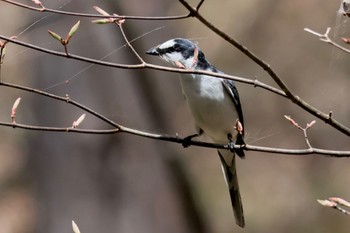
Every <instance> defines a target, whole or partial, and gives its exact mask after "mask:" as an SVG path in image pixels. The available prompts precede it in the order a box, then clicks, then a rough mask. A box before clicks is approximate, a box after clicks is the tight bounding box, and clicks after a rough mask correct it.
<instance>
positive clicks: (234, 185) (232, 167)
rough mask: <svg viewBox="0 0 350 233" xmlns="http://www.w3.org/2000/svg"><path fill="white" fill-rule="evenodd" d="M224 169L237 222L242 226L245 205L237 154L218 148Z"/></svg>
mask: <svg viewBox="0 0 350 233" xmlns="http://www.w3.org/2000/svg"><path fill="white" fill-rule="evenodd" d="M218 153H219V156H220V160H221V166H222V170H223V173H224V176H225V180H226V184H227V186H228V188H229V192H230V198H231V203H232V208H233V213H234V215H235V219H236V223H237V225H238V226H240V227H244V226H245V221H244V215H243V205H242V200H241V194H240V192H239V186H238V179H237V172H236V162H235V154H234V153H232V152H231V151H228V150H218Z"/></svg>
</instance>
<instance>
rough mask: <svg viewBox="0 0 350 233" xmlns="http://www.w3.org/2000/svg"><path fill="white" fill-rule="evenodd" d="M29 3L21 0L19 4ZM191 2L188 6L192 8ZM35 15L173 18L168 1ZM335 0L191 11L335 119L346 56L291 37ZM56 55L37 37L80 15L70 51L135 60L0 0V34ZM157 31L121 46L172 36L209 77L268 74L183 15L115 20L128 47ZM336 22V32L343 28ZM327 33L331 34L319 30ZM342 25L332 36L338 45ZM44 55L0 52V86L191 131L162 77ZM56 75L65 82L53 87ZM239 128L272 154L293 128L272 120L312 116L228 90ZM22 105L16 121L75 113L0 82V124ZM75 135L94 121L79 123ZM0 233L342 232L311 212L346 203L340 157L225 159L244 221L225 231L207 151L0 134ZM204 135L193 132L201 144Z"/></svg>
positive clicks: (67, 5) (256, 94) (322, 18)
mask: <svg viewBox="0 0 350 233" xmlns="http://www.w3.org/2000/svg"><path fill="white" fill-rule="evenodd" d="M22 2H25V3H27V4H30V1H22ZM191 3H192V4H195V3H196V1H192V2H191ZM43 4H44V5H45V6H46V7H50V8H55V9H57V8H58V7H60V6H62V5H64V6H63V8H62V9H63V10H67V11H74V12H87V13H96V12H94V11H93V9H92V6H94V5H97V6H99V7H101V8H103V9H105V10H107V11H108V12H115V13H118V14H123V15H143V16H167V15H179V14H186V13H187V12H186V10H185V9H184V8H183V7H182V6H181V5H180V4H179V3H178V2H177V1H170V0H167V1H164V0H150V1H140V0H129V1H107V0H105V1H93V0H71V1H66V0H59V1H57V0H45V1H43ZM338 8H339V1H336V0H333V1H326V0H324V1H319V0H308V1H304V0H295V1H276V0H265V1H258V0H250V1H245V0H237V1H228V0H226V1H214V0H207V1H205V3H204V5H203V6H202V8H201V13H202V14H203V15H204V16H205V17H206V18H207V19H209V20H210V21H211V22H213V23H214V24H215V25H217V26H218V27H219V28H221V29H223V30H224V31H226V32H227V33H228V34H230V35H232V36H233V37H234V38H236V39H237V40H238V41H240V42H242V43H243V44H244V45H246V46H247V47H248V48H249V49H251V51H253V52H254V53H256V54H257V55H258V56H260V57H261V58H263V59H264V60H265V61H267V62H268V63H269V64H271V65H272V67H273V68H274V69H275V70H276V71H277V73H278V74H279V75H280V76H281V77H282V78H283V80H284V81H285V82H286V83H287V84H288V86H289V87H290V88H291V89H292V90H293V91H294V92H295V93H297V94H298V95H299V96H300V97H302V98H304V99H305V100H306V101H308V102H309V103H311V104H312V105H314V106H316V107H317V108H319V109H320V110H322V111H324V112H328V111H332V112H333V116H334V117H335V118H337V119H338V120H339V121H341V122H343V123H344V124H345V125H349V118H350V106H349V99H350V94H349V91H348V89H349V85H350V79H349V74H350V68H349V67H350V66H349V57H350V56H346V55H343V54H342V53H341V52H338V51H337V50H335V49H333V48H332V47H331V46H329V45H327V44H325V43H322V42H320V41H318V39H317V38H316V37H314V36H312V35H311V34H309V33H307V32H305V31H303V28H304V27H309V28H311V29H314V30H316V31H319V32H325V30H326V28H327V27H329V26H330V27H335V26H336V11H337V9H338ZM44 16H46V18H44V19H42V20H41V21H39V22H37V23H36V24H35V25H34V26H32V27H30V29H29V30H27V31H26V32H25V33H24V34H23V35H21V36H20V37H19V39H20V40H23V41H26V42H30V43H33V44H36V45H38V46H43V47H46V48H50V49H55V50H59V51H62V48H61V46H60V45H59V44H58V43H57V42H56V41H54V40H53V39H52V38H51V37H50V36H49V35H48V33H47V29H50V30H53V31H55V32H57V33H59V34H62V35H64V34H65V33H66V32H67V31H68V30H69V28H70V27H71V26H72V25H73V24H74V23H75V22H76V21H77V20H81V26H80V28H79V31H78V32H77V33H76V35H75V36H74V38H73V40H72V41H71V43H70V44H69V48H70V52H72V53H75V54H79V55H82V56H87V57H93V58H96V59H100V58H102V57H103V56H105V55H106V54H108V53H110V52H112V51H114V50H115V51H114V52H113V53H112V55H110V56H109V57H108V58H106V59H105V60H107V61H112V62H119V63H127V64H131V63H137V62H138V61H137V59H136V58H135V56H134V55H133V54H132V53H131V52H130V51H129V49H128V48H127V47H126V46H124V45H125V42H124V41H123V39H122V37H121V34H120V32H119V30H118V28H117V27H115V26H113V25H95V24H91V23H90V21H91V19H87V18H79V17H68V16H62V15H50V14H48V13H38V12H31V11H29V10H26V9H22V8H18V7H15V6H12V5H9V4H6V3H3V2H0V34H2V35H7V36H11V35H16V34H18V33H19V32H21V31H22V30H24V29H25V28H26V27H27V26H29V25H31V24H32V23H33V22H35V21H37V20H39V19H41V18H42V17H44ZM159 27H162V28H161V29H159V30H156V31H154V32H152V33H150V34H148V35H146V36H143V37H141V38H139V39H137V40H136V41H134V42H133V45H134V46H135V48H136V49H137V51H139V52H140V54H141V55H142V56H143V57H144V59H146V61H148V62H152V63H156V64H162V63H161V62H160V61H159V60H158V59H156V58H151V57H146V55H144V51H146V50H147V49H148V48H150V47H152V46H154V45H157V44H159V43H161V42H163V41H165V40H168V39H170V38H174V37H185V38H191V39H193V40H195V41H198V43H199V45H200V47H201V48H202V49H203V50H204V51H205V53H206V56H207V58H208V59H209V60H210V61H211V63H213V64H214V65H216V66H217V67H218V68H219V69H221V70H222V71H224V72H226V73H228V74H232V75H237V76H242V77H246V78H251V79H253V78H254V77H257V78H258V79H259V80H260V81H263V82H265V83H268V84H271V85H274V83H273V82H272V81H271V79H270V77H269V76H268V75H267V74H266V73H265V72H264V71H263V70H262V69H261V68H259V67H258V66H257V65H256V64H254V63H253V62H252V61H250V60H249V59H247V58H246V57H245V56H244V55H242V54H241V53H240V52H239V51H237V50H236V49H235V48H232V46H230V45H229V44H228V43H226V42H225V41H223V40H222V39H220V38H219V37H218V36H216V35H215V34H214V33H212V32H210V31H209V30H208V29H207V28H206V27H204V26H203V25H201V24H200V23H199V22H198V21H197V20H196V19H186V20H178V21H135V20H127V21H126V23H125V24H124V28H125V31H126V34H127V36H128V37H129V39H130V40H131V39H135V38H137V37H139V36H140V35H142V34H144V33H147V32H150V31H152V30H154V29H156V28H159ZM348 27H350V26H348ZM334 32H336V34H333V33H334ZM345 32H346V24H344V27H341V26H337V27H336V30H333V31H332V35H335V37H336V39H337V40H338V41H339V37H340V35H341V34H342V33H345ZM88 65H89V64H86V63H83V62H78V61H73V60H68V59H64V58H57V57H53V56H50V55H47V54H43V53H40V52H36V51H31V50H28V49H25V48H23V47H18V46H15V45H10V46H8V49H7V55H6V60H5V63H4V64H3V66H2V74H1V78H2V80H3V81H6V82H11V83H17V84H21V85H26V86H29V87H33V88H37V89H41V90H45V91H48V92H51V93H54V94H58V95H62V96H64V95H66V94H68V95H69V96H70V97H71V98H72V99H74V100H76V101H78V102H80V103H82V104H84V105H86V106H88V107H90V108H92V109H94V110H96V111H97V112H99V113H101V114H103V115H105V116H107V117H109V118H111V119H113V120H114V121H116V122H119V123H120V124H123V125H125V126H128V127H134V128H137V129H141V130H146V131H153V132H158V133H166V134H171V135H175V134H176V133H179V135H181V136H186V135H189V134H191V133H193V132H194V127H193V124H192V119H191V116H190V115H189V112H188V110H187V107H186V105H185V102H184V99H183V97H182V94H181V88H180V84H179V81H178V79H177V77H178V76H177V75H176V74H169V73H165V72H159V71H153V70H119V69H112V68H106V67H100V66H92V67H90V68H89V69H87V70H84V69H86V67H87V66H88ZM67 79H69V80H70V81H69V82H68V83H65V80H67ZM237 86H238V88H239V92H240V95H241V99H242V102H243V103H242V104H243V108H244V109H243V110H244V116H245V121H246V131H247V139H246V141H247V142H248V143H251V144H255V145H264V146H271V147H278V148H305V147H306V145H305V141H304V139H303V136H302V133H301V132H300V131H298V130H297V129H295V128H293V127H292V126H291V125H290V124H289V122H287V121H286V120H285V119H284V117H283V115H291V116H292V117H293V118H294V119H295V120H296V121H297V122H299V124H301V125H305V124H306V123H307V122H310V121H312V120H314V119H315V118H314V117H313V116H311V115H310V114H307V113H305V112H304V111H302V110H301V109H300V108H299V107H297V106H295V105H294V104H292V103H291V102H290V101H288V100H286V99H282V98H280V97H278V96H276V95H274V94H272V93H269V92H266V91H263V90H261V89H259V88H254V87H252V86H249V85H245V84H241V83H237ZM19 96H20V97H22V102H21V104H20V107H19V109H18V113H17V114H18V115H17V122H19V123H25V124H30V125H42V126H59V127H68V126H70V125H71V123H72V122H73V121H74V120H75V119H76V118H77V117H79V116H80V115H81V114H82V113H84V112H83V111H82V110H80V109H76V108H74V107H72V106H70V105H68V104H65V103H62V102H58V101H55V100H52V99H48V98H44V97H41V96H38V95H34V94H30V93H26V92H22V91H19V90H13V89H9V88H5V87H1V88H0V120H1V121H10V119H9V115H10V109H11V107H12V104H13V102H14V101H15V99H16V98H17V97H19ZM81 128H94V129H105V128H108V125H106V124H104V123H101V121H99V120H98V119H96V118H94V117H93V116H91V115H87V118H86V120H85V121H84V122H83V123H82V125H81ZM309 138H310V142H311V144H312V145H313V146H314V147H319V148H326V149H334V150H350V140H349V138H348V137H346V136H344V135H342V134H341V133H339V132H337V131H336V130H334V129H331V128H330V127H328V126H327V125H326V124H324V123H323V122H321V121H319V120H317V123H316V125H315V126H314V127H313V128H312V129H311V130H309ZM0 139H1V140H0V233H34V232H38V233H43V232H50V233H68V232H72V230H71V220H75V221H76V223H77V224H78V225H79V227H80V230H81V232H82V233H95V232H101V233H131V232H144V233H148V232H149V233H151V232H152V233H157V232H169V233H171V232H220V233H229V232H247V233H248V232H270V233H271V232H311V231H312V232H319V233H323V232H348V231H349V228H350V219H349V217H348V216H345V215H342V214H340V213H338V212H336V211H334V210H331V209H327V208H325V207H321V206H320V205H319V204H318V203H317V202H316V199H318V198H321V199H322V198H326V197H329V196H340V197H343V198H345V199H348V200H349V199H350V188H349V185H348V184H349V178H350V173H349V166H350V161H349V159H336V158H327V157H324V156H319V155H310V156H291V155H289V156H286V155H279V154H265V153H254V152H248V153H247V158H246V159H245V160H238V162H237V163H238V165H237V166H238V173H239V181H240V187H241V194H242V197H243V204H244V210H245V217H246V223H247V226H246V228H245V229H240V228H239V227H237V226H236V225H235V224H234V219H233V214H232V210H231V205H230V201H229V196H228V193H227V190H226V187H225V184H224V180H223V177H222V174H221V168H220V165H219V160H218V157H217V155H216V151H215V150H211V149H203V148H194V147H192V148H191V147H190V148H187V149H183V148H182V147H181V145H176V144H172V143H167V142H161V141H155V140H150V139H145V138H140V137H136V136H132V135H126V134H119V135H113V136H110V135H100V136H98V135H97V136H96V135H81V134H68V133H50V132H33V131H25V130H20V129H12V128H5V127H0ZM204 139H205V138H204Z"/></svg>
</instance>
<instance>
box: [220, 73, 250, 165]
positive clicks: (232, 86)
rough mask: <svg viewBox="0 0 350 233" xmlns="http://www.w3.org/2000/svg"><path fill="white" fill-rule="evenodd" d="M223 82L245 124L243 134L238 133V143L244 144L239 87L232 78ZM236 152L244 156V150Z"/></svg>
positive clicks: (240, 118) (239, 118) (239, 117)
mask: <svg viewBox="0 0 350 233" xmlns="http://www.w3.org/2000/svg"><path fill="white" fill-rule="evenodd" d="M222 84H223V85H224V87H225V89H226V91H227V92H228V94H229V95H230V96H231V98H232V101H233V103H234V105H235V106H236V110H237V113H238V120H239V121H240V122H241V124H242V126H243V131H242V134H238V135H237V140H236V144H237V145H244V144H245V142H244V120H243V111H242V106H241V101H240V99H239V94H238V91H237V88H236V86H235V84H234V82H233V81H232V80H227V79H223V80H222ZM236 153H237V155H238V156H239V157H241V158H244V151H243V150H236Z"/></svg>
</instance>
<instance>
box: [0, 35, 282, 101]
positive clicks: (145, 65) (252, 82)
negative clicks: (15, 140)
mask: <svg viewBox="0 0 350 233" xmlns="http://www.w3.org/2000/svg"><path fill="white" fill-rule="evenodd" d="M0 39H3V40H6V41H8V42H12V43H14V44H17V45H20V46H23V47H26V48H30V49H33V50H37V51H40V52H43V53H47V54H50V55H54V56H59V57H65V58H69V59H74V60H78V61H83V62H88V63H90V64H95V65H101V66H107V67H114V68H121V69H144V68H147V69H153V70H161V71H167V72H174V73H186V74H206V75H210V76H213V77H220V78H225V79H230V80H234V81H237V82H242V83H246V84H250V85H252V86H254V87H261V88H262V89H265V90H268V91H270V92H273V93H275V94H277V95H279V96H282V97H286V94H285V93H284V92H283V91H281V90H279V89H277V88H275V87H272V86H269V85H267V84H265V83H262V82H260V81H258V80H257V79H255V80H251V79H246V78H241V77H238V76H232V75H227V74H220V73H213V72H208V71H200V70H185V69H177V68H172V67H168V66H158V65H153V64H149V63H143V64H136V65H134V64H130V65H129V64H120V63H113V62H106V61H101V60H96V59H92V58H88V57H82V56H78V55H74V54H71V53H70V54H69V56H67V54H66V53H62V52H58V51H55V50H50V49H46V48H43V47H39V46H36V45H33V44H29V43H25V42H22V41H19V40H15V39H11V38H10V37H6V36H2V35H0Z"/></svg>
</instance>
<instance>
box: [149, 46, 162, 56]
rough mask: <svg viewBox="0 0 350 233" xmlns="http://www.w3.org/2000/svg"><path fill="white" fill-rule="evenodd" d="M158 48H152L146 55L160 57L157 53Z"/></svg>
mask: <svg viewBox="0 0 350 233" xmlns="http://www.w3.org/2000/svg"><path fill="white" fill-rule="evenodd" d="M157 48H158V47H154V48H151V49H149V50H147V52H146V54H148V55H153V56H158V55H159V53H158V51H157Z"/></svg>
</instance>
